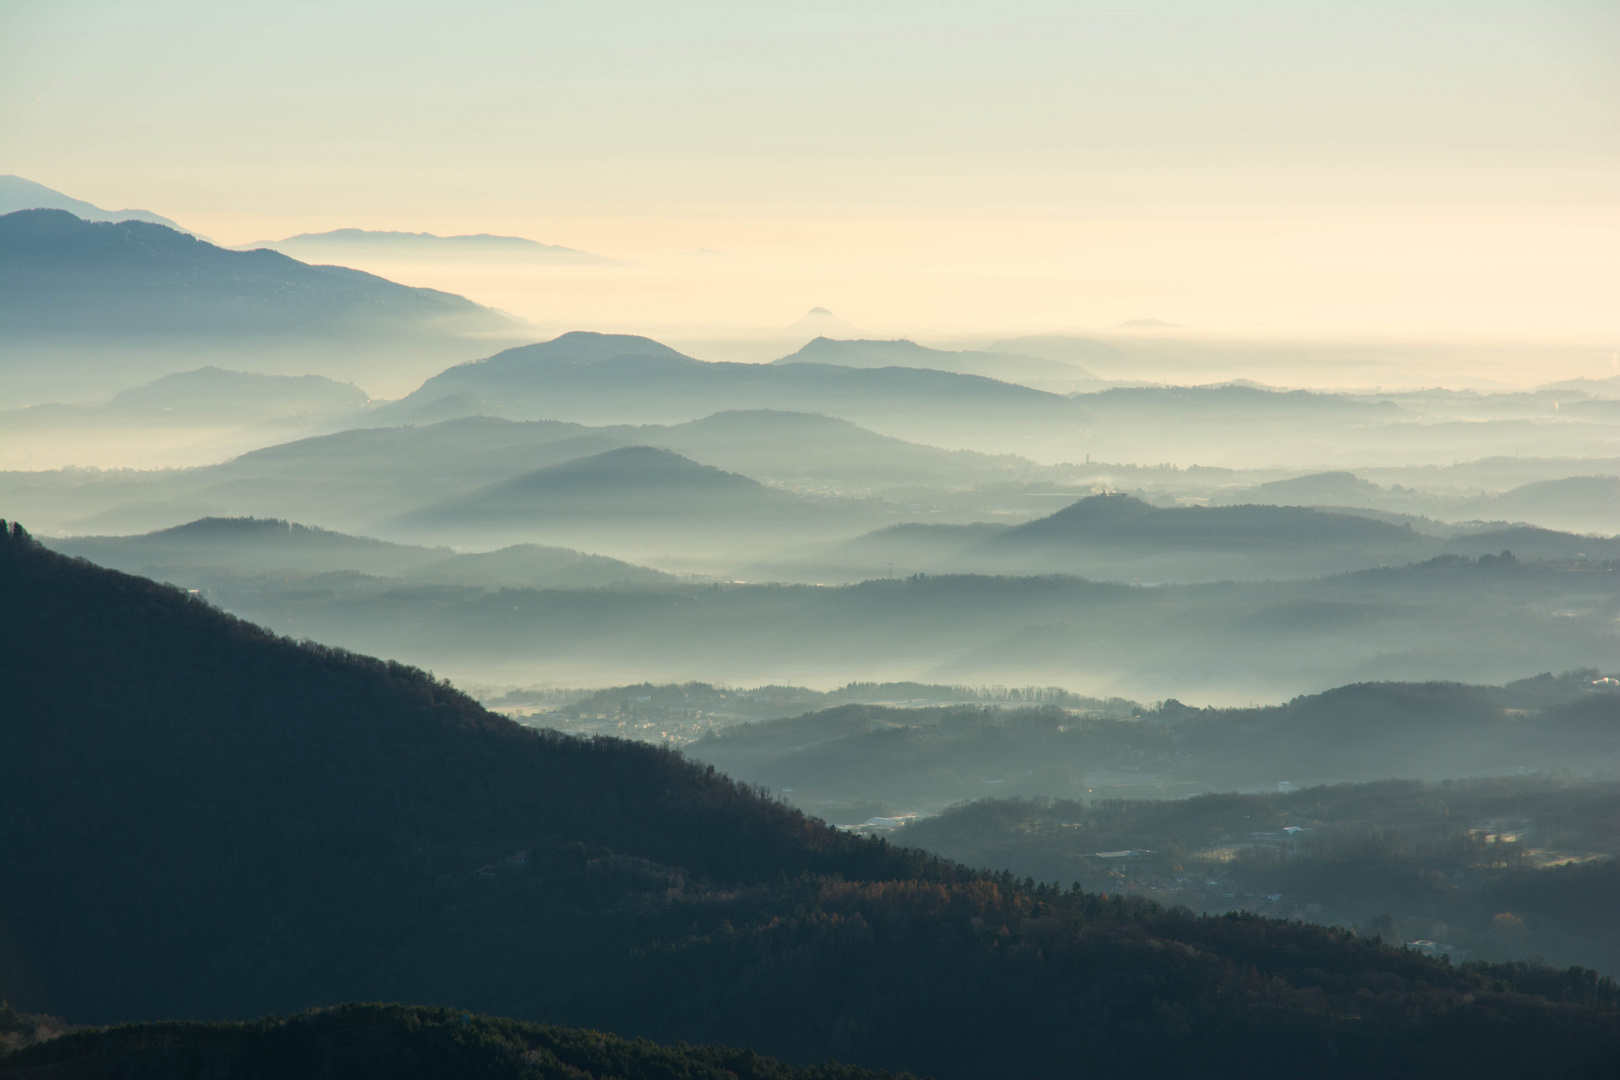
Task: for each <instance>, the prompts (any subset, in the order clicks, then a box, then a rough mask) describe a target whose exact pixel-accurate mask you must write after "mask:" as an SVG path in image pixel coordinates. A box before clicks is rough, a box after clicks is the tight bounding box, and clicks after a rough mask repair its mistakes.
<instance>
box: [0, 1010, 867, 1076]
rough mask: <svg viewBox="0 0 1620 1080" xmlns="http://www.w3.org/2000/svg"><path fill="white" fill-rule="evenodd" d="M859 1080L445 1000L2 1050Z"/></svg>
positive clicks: (73, 1068) (371, 1072) (41, 1064)
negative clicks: (475, 1009)
mask: <svg viewBox="0 0 1620 1080" xmlns="http://www.w3.org/2000/svg"><path fill="white" fill-rule="evenodd" d="M221 1075H230V1076H237V1077H243V1078H245V1080H306V1078H308V1077H312V1076H333V1075H336V1076H341V1077H343V1078H344V1080H371V1078H375V1080H448V1078H450V1077H454V1078H456V1080H474V1078H480V1080H581V1078H583V1077H590V1078H591V1080H667V1078H672V1077H683V1078H689V1080H868V1078H872V1080H875V1078H876V1077H878V1076H881V1075H882V1074H879V1073H872V1072H868V1071H867V1070H865V1069H857V1068H852V1067H850V1066H845V1065H833V1064H827V1065H815V1066H811V1067H808V1068H794V1067H793V1066H791V1065H786V1064H784V1063H782V1062H780V1061H774V1060H772V1059H771V1058H766V1057H761V1056H759V1055H758V1054H756V1053H754V1052H753V1051H751V1050H731V1049H726V1048H723V1047H716V1046H687V1045H685V1044H684V1043H683V1044H682V1045H680V1046H676V1047H668V1046H659V1045H657V1044H655V1043H651V1042H648V1041H646V1040H641V1039H638V1040H635V1041H633V1042H632V1041H629V1040H625V1039H618V1038H615V1037H613V1036H611V1035H604V1034H602V1033H601V1032H596V1031H581V1030H577V1029H573V1030H571V1029H567V1028H557V1027H550V1026H546V1025H542V1024H526V1023H523V1022H521V1021H517V1020H503V1019H499V1018H495V1017H488V1016H473V1015H471V1014H470V1013H464V1012H461V1011H460V1010H455V1009H427V1008H421V1007H407V1006H401V1005H344V1006H340V1007H337V1008H333V1009H320V1010H313V1011H310V1012H306V1013H303V1014H300V1015H298V1016H294V1017H290V1018H288V1019H280V1018H278V1017H270V1018H268V1019H265V1020H260V1021H256V1022H252V1023H215V1024H202V1023H195V1022H191V1023H187V1022H184V1021H169V1022H166V1023H154V1024H129V1025H124V1026H121V1027H115V1028H112V1029H111V1030H87V1031H82V1032H77V1033H74V1034H68V1035H63V1036H60V1037H58V1038H55V1039H52V1040H51V1041H49V1042H44V1043H41V1044H39V1045H37V1046H31V1047H28V1048H26V1049H23V1050H19V1051H16V1052H15V1053H13V1054H11V1055H10V1056H9V1057H8V1056H5V1055H3V1054H0V1076H4V1077H14V1078H17V1080H22V1078H33V1077H44V1076H50V1077H53V1078H55V1077H60V1078H65V1080H91V1078H94V1080H102V1078H111V1077H119V1078H121V1080H148V1078H150V1080H160V1078H161V1080H203V1078H205V1077H210V1076H221Z"/></svg>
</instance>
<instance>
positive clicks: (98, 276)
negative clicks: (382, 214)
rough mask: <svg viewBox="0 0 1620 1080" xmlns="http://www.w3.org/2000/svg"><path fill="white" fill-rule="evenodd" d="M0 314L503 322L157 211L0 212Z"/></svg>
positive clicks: (424, 326) (349, 325)
mask: <svg viewBox="0 0 1620 1080" xmlns="http://www.w3.org/2000/svg"><path fill="white" fill-rule="evenodd" d="M0 317H3V319H4V325H5V327H6V333H7V335H8V336H10V335H14V334H25V333H31V334H41V333H62V334H67V335H72V334H84V333H87V332H100V333H104V334H112V335H123V334H129V333H146V334H151V333H162V334H173V335H187V334H192V335H195V334H222V333H228V334H232V335H240V336H244V337H252V336H254V335H264V334H280V335H288V334H291V335H306V336H307V335H313V334H316V333H337V334H347V335H360V334H398V333H401V332H406V331H418V330H429V329H441V330H446V329H458V330H465V331H494V330H508V329H510V328H511V322H510V320H508V319H506V318H505V317H503V316H501V315H499V314H497V313H496V312H494V311H491V310H490V309H488V308H485V307H480V306H479V305H477V304H475V303H473V302H472V301H470V300H467V299H464V298H463V297H460V296H455V295H453V294H451V293H444V292H438V291H436V290H434V289H416V288H411V287H409V286H405V285H397V284H395V283H394V282H392V281H388V280H387V279H385V278H380V277H376V276H375V275H372V274H366V273H362V272H361V271H358V270H348V269H344V268H343V267H338V266H309V265H306V264H304V263H301V262H298V261H297V260H296V259H291V258H288V257H287V256H285V255H281V254H278V253H276V252H273V251H229V250H227V249H225V248H220V247H215V246H214V245H213V244H210V243H207V242H206V241H202V240H198V239H197V238H196V237H193V236H188V235H186V234H185V233H181V232H177V231H175V230H174V229H171V228H168V227H166V226H163V225H154V224H151V223H149V222H141V221H123V222H117V223H112V222H92V221H85V220H83V219H81V218H77V217H75V216H73V215H72V214H70V213H68V212H67V211H65V210H21V211H17V212H15V213H11V214H6V215H5V216H3V217H0Z"/></svg>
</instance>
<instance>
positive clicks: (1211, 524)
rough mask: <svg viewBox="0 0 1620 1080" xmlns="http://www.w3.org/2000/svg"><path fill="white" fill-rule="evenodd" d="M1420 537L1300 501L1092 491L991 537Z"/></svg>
mask: <svg viewBox="0 0 1620 1080" xmlns="http://www.w3.org/2000/svg"><path fill="white" fill-rule="evenodd" d="M1416 539H1418V537H1417V536H1416V535H1415V534H1414V533H1413V532H1412V530H1410V529H1407V528H1402V527H1400V526H1396V525H1391V524H1388V523H1387V522H1383V521H1377V520H1374V519H1372V518H1366V517H1357V516H1353V515H1349V514H1335V513H1330V512H1327V511H1323V510H1318V509H1315V508H1311V507H1301V506H1262V505H1252V506H1223V507H1205V506H1177V507H1170V508H1162V507H1156V506H1152V505H1150V504H1148V503H1145V502H1143V501H1142V500H1140V499H1136V498H1132V497H1131V496H1129V495H1093V496H1091V497H1090V498H1086V499H1081V500H1080V501H1079V502H1076V503H1074V504H1073V505H1072V506H1068V507H1065V508H1064V509H1062V510H1060V511H1058V512H1057V513H1055V514H1053V515H1051V516H1050V517H1044V518H1041V519H1039V520H1038V521H1031V522H1027V523H1025V524H1023V525H1019V526H1017V527H1016V528H1012V529H1009V530H1007V531H1006V532H1004V533H1001V534H999V535H997V536H994V537H992V538H990V539H989V540H987V541H986V542H985V543H986V545H987V546H988V547H990V548H992V549H995V550H998V551H1006V552H1012V551H1020V550H1030V549H1045V550H1053V549H1063V548H1086V547H1104V548H1107V547H1114V548H1127V549H1129V550H1131V551H1132V552H1136V553H1141V554H1151V553H1156V552H1159V551H1166V550H1177V549H1185V548H1198V549H1205V550H1209V549H1222V548H1231V547H1238V548H1243V547H1253V546H1265V547H1276V546H1285V545H1296V544H1315V545H1334V544H1343V545H1380V544H1384V545H1399V544H1409V543H1411V542H1413V541H1414V540H1416Z"/></svg>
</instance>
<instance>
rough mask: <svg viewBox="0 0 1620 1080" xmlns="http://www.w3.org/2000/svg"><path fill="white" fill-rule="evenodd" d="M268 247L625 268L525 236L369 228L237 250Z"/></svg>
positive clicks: (310, 256) (301, 253)
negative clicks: (443, 234)
mask: <svg viewBox="0 0 1620 1080" xmlns="http://www.w3.org/2000/svg"><path fill="white" fill-rule="evenodd" d="M261 248H268V249H270V250H272V251H280V252H282V253H283V254H287V255H291V256H293V257H295V258H299V259H304V260H306V261H315V262H325V261H327V260H329V259H349V258H352V259H356V260H359V259H365V258H391V259H445V260H447V259H523V260H529V261H533V262H539V263H552V264H556V265H561V266H621V265H623V264H622V263H619V262H617V261H616V260H614V259H609V258H606V257H604V256H602V255H593V254H591V253H590V252H588V251H579V250H576V249H575V248H569V247H561V246H559V245H556V244H542V243H539V242H538V241H535V240H525V239H524V238H523V237H521V236H492V235H490V234H489V233H475V234H472V235H463V236H435V235H434V234H433V233H425V232H421V233H413V232H381V231H376V230H370V229H333V230H332V231H330V232H322V233H299V234H298V235H297V236H289V237H287V238H286V239H285V240H260V241H257V242H255V243H252V244H238V245H237V246H236V248H235V250H237V251H256V250H259V249H261Z"/></svg>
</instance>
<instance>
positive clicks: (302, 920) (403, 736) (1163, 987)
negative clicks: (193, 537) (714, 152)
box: [0, 526, 1620, 1078]
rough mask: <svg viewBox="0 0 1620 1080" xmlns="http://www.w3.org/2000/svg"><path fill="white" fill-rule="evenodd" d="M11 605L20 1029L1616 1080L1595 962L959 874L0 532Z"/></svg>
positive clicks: (918, 1063)
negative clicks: (678, 1044)
mask: <svg viewBox="0 0 1620 1080" xmlns="http://www.w3.org/2000/svg"><path fill="white" fill-rule="evenodd" d="M0 583H3V587H4V590H5V594H4V600H5V603H6V607H7V609H8V611H10V612H12V613H13V617H12V618H9V619H7V620H5V622H4V624H3V629H0V650H3V651H0V655H4V656H5V657H6V661H7V685H8V694H9V696H10V701H9V706H10V707H9V708H8V709H7V711H6V714H5V719H4V722H3V724H0V800H3V801H0V823H3V828H4V830H5V831H4V843H3V845H0V915H3V917H4V923H3V925H4V927H5V934H6V938H5V940H4V941H3V942H0V946H3V949H4V952H3V955H4V956H5V958H6V962H5V966H4V967H3V968H0V975H3V978H4V980H5V985H4V987H3V988H0V993H3V994H5V995H7V996H9V997H10V998H11V999H12V1000H13V1001H14V1002H16V1003H17V1004H18V1006H19V1008H21V1009H23V1010H25V1011H34V1012H38V1011H45V1012H51V1013H56V1014H59V1015H65V1016H67V1017H68V1018H69V1019H72V1020H75V1021H78V1022H107V1021H113V1020H120V1019H141V1018H148V1017H150V1018H157V1017H163V1016H173V1015H188V1016H196V1017H199V1018H207V1017H219V1018H244V1019H245V1018H249V1017H252V1016H256V1015H262V1014H263V1013H265V1012H268V1011H276V1012H291V1011H296V1010H297V1009H300V1008H303V1007H305V1006H306V1005H307V1003H308V1002H310V1001H312V1000H313V1001H320V1000H325V1001H337V1000H345V999H347V1000H357V999H362V1000H363V999H370V1000H376V999H392V1000H401V999H403V1000H413V1001H417V1002H421V1003H423V1004H430V1005H444V1006H454V1007H460V1008H470V1009H474V1010H476V1011H480V1012H496V1013H503V1014H507V1015H513V1016H517V1017H521V1018H525V1019H533V1020H543V1021H546V1022H552V1023H565V1024H582V1025H586V1026H591V1027H600V1028H605V1029H608V1030H611V1031H614V1032H616V1033H618V1034H621V1035H626V1036H634V1035H644V1036H648V1037H652V1038H655V1039H658V1040H659V1041H664V1042H668V1041H672V1040H674V1039H682V1038H684V1039H687V1040H690V1041H703V1042H717V1043H724V1044H729V1045H747V1046H751V1047H754V1048H755V1049H757V1050H759V1051H761V1052H764V1053H770V1054H774V1055H777V1056H780V1057H783V1058H785V1059H787V1060H790V1061H818V1060H825V1059H826V1058H828V1057H835V1058H838V1059H840V1060H844V1061H848V1062H851V1063H854V1064H858V1065H863V1066H867V1067H874V1068H889V1069H909V1070H912V1071H915V1072H920V1073H932V1074H935V1075H938V1076H940V1077H946V1078H954V1077H968V1076H974V1077H985V1076H1007V1077H1012V1076H1029V1075H1039V1074H1050V1073H1054V1072H1067V1071H1069V1070H1071V1069H1072V1068H1073V1067H1074V1064H1075V1062H1085V1063H1086V1064H1087V1065H1088V1066H1089V1067H1094V1068H1096V1069H1097V1070H1099V1071H1102V1072H1106V1073H1107V1074H1109V1075H1117V1076H1162V1075H1165V1074H1166V1073H1178V1072H1179V1073H1203V1074H1207V1075H1233V1076H1236V1075H1253V1074H1255V1073H1257V1072H1266V1073H1273V1074H1288V1075H1296V1076H1304V1075H1344V1076H1353V1075H1366V1074H1368V1073H1372V1072H1376V1073H1379V1074H1381V1075H1391V1076H1400V1075H1409V1076H1424V1075H1432V1074H1433V1073H1434V1072H1435V1071H1436V1070H1437V1069H1441V1068H1443V1069H1445V1070H1449V1071H1453V1072H1455V1071H1458V1070H1466V1071H1469V1072H1471V1073H1472V1074H1473V1075H1480V1076H1514V1075H1523V1074H1524V1073H1525V1072H1526V1071H1538V1072H1541V1073H1543V1074H1561V1075H1602V1074H1603V1073H1604V1071H1605V1070H1612V1069H1613V1068H1614V1066H1615V1064H1616V1062H1617V1061H1620V1057H1617V1055H1620V1012H1617V1011H1616V1009H1617V1006H1620V999H1617V991H1616V989H1615V986H1614V984H1613V982H1612V981H1609V980H1604V979H1600V978H1598V977H1596V976H1595V975H1593V974H1592V973H1591V972H1588V971H1583V970H1580V969H1571V970H1567V971H1558V970H1555V969H1552V968H1543V967H1537V966H1534V965H1525V964H1518V965H1509V964H1498V965H1473V964H1470V965H1463V966H1456V965H1450V964H1447V963H1444V962H1442V961H1437V960H1434V959H1430V958H1426V957H1423V956H1420V955H1417V954H1414V953H1411V952H1399V951H1393V950H1391V949H1390V948H1388V947H1387V946H1384V945H1381V944H1379V943H1378V942H1377V941H1375V940H1371V939H1367V938H1360V937H1356V936H1354V935H1353V934H1350V933H1348V932H1346V931H1341V930H1333V929H1329V928H1325V927H1320V926H1309V925H1300V924H1293V923H1286V922H1278V921H1270V920H1265V919H1260V918H1255V917H1252V916H1248V917H1222V918H1198V917H1195V916H1193V915H1192V914H1191V913H1190V912H1188V911H1186V910H1184V909H1171V908H1164V907H1161V906H1159V905H1156V904H1153V903H1151V902H1146V901H1141V900H1136V899H1131V898H1126V897H1121V896H1116V895H1105V894H1096V893H1082V892H1078V891H1072V890H1063V889H1060V888H1058V887H1056V886H1053V885H1040V884H1037V883H1036V882H1035V881H1034V880H1032V879H1030V880H1025V881H1022V882H1020V881H1018V880H1016V879H1015V878H1013V877H1012V876H1011V875H1010V874H1006V873H998V874H981V873H976V872H972V871H968V870H966V869H963V868H961V867H959V866H956V865H955V864H952V863H948V862H945V861H942V860H940V859H938V858H935V857H931V856H926V855H922V854H920V853H916V852H910V851H906V850H901V849H896V848H893V847H890V846H889V845H887V844H885V843H883V842H882V841H875V840H863V839H859V838H856V837H851V836H849V835H847V834H842V833H839V832H836V831H835V830H833V829H831V828H830V827H828V826H826V825H824V824H822V823H820V822H817V821H814V820H811V819H809V818H806V817H805V816H803V815H802V814H800V813H799V812H797V811H795V810H792V809H790V808H788V807H786V806H784V805H782V804H780V803H778V802H774V801H772V800H771V799H769V798H766V797H764V796H763V794H762V793H760V792H758V791H756V790H753V789H750V788H747V787H744V786H739V785H738V784H735V783H733V782H732V781H730V780H727V779H726V778H724V777H723V776H721V775H720V774H719V773H717V772H715V771H714V770H712V769H709V768H706V767H703V766H699V765H696V764H692V763H690V762H687V761H685V760H683V759H682V758H681V757H680V756H679V755H677V754H675V753H673V752H671V751H667V750H661V749H658V748H654V747H649V746H646V745H639V744H632V743H625V742H620V741H616V740H611V739H596V740H592V741H588V742H587V741H582V740H577V739H572V738H568V737H564V736H558V735H548V734H544V733H539V732H534V731H529V730H525V729H523V728H521V727H519V726H517V725H515V724H513V723H511V722H509V721H506V720H504V719H502V718H500V717H496V716H494V715H492V714H490V713H488V712H486V711H484V710H483V709H482V708H480V707H479V706H478V705H477V704H476V703H474V702H473V701H472V700H471V699H469V698H467V697H466V696H464V695H462V694H460V693H458V692H457V691H455V690H454V689H453V688H451V687H448V686H446V685H445V684H443V683H441V682H438V681H436V680H434V679H433V678H431V677H430V676H428V675H426V674H424V673H422V672H419V671H415V670H412V669H408V668H404V667H401V666H399V665H390V664H384V663H381V662H378V661H374V660H369V659H366V658H364V657H358V656H354V655H352V654H347V653H342V652H339V651H336V650H331V649H325V648H321V647H319V646H315V645H310V644H299V643H295V642H292V641H288V640H286V639H281V638H277V637H275V636H274V635H271V634H268V633H266V632H265V631H263V630H260V629H258V628H256V627H253V626H251V625H249V624H246V623H243V622H241V621H239V620H237V619H234V618H232V617H230V616H227V615H225V614H223V613H221V612H219V611H217V610H215V609H213V608H210V607H209V606H207V605H206V604H204V603H202V602H199V601H198V600H197V599H196V598H194V597H191V596H188V595H187V594H185V593H182V592H180V591H178V590H175V589H172V588H168V587H164V586H160V585H156V584H154V583H152V582H150V581H147V580H144V579H140V578H134V577H129V576H127V575H123V574H119V573H116V572H113V571H108V570H102V569H99V568H96V567H93V566H90V565H88V564H86V563H83V562H76V561H73V560H69V559H67V558H65V557H63V556H59V555H55V554H53V553H50V552H48V551H45V550H44V549H42V548H41V547H39V546H38V545H37V544H36V543H34V542H33V541H32V539H31V538H30V537H29V536H28V535H27V534H26V533H25V532H24V531H22V530H21V529H20V528H17V527H15V526H10V527H8V528H7V530H6V532H5V536H4V540H3V542H0ZM18 616H20V617H18ZM91 658H94V659H93V662H92V660H91ZM87 672H93V677H86V673H87Z"/></svg>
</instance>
